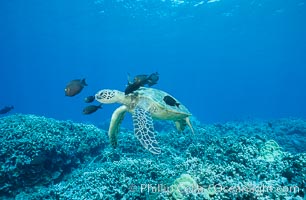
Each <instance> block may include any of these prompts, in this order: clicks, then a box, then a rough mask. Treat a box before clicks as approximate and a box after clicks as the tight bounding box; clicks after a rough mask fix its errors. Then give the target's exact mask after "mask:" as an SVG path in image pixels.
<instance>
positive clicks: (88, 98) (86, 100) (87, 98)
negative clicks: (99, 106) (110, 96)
mask: <svg viewBox="0 0 306 200" xmlns="http://www.w3.org/2000/svg"><path fill="white" fill-rule="evenodd" d="M94 100H95V96H88V97H86V98H85V99H84V101H85V103H91V102H93V101H94Z"/></svg>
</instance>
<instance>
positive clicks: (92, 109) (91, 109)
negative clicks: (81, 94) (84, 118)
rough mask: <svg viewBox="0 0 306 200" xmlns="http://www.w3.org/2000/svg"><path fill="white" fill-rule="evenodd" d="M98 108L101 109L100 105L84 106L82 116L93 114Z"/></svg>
mask: <svg viewBox="0 0 306 200" xmlns="http://www.w3.org/2000/svg"><path fill="white" fill-rule="evenodd" d="M100 108H102V104H100V105H98V106H95V105H90V106H86V107H85V108H84V109H83V114H84V115H88V114H91V113H94V112H96V111H97V110H98V109H100Z"/></svg>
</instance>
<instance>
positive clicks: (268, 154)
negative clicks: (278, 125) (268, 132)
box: [259, 140, 283, 162]
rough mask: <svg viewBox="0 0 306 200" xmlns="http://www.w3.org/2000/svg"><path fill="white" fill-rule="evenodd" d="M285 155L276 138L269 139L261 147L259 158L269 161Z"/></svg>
mask: <svg viewBox="0 0 306 200" xmlns="http://www.w3.org/2000/svg"><path fill="white" fill-rule="evenodd" d="M282 156H283V152H282V151H281V147H280V146H279V145H278V144H277V142H275V141H274V140H269V141H267V142H266V143H265V144H264V145H263V146H262V147H261V149H260V157H259V159H262V160H265V161H267V162H274V161H276V160H280V159H281V158H282Z"/></svg>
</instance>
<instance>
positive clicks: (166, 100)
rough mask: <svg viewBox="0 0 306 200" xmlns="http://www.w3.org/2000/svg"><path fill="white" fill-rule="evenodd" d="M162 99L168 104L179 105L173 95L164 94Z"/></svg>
mask: <svg viewBox="0 0 306 200" xmlns="http://www.w3.org/2000/svg"><path fill="white" fill-rule="evenodd" d="M163 100H164V102H165V103H166V104H168V105H169V106H177V107H179V105H180V104H179V103H178V102H176V100H175V99H174V98H173V97H171V96H168V95H167V96H165V97H164V99H163Z"/></svg>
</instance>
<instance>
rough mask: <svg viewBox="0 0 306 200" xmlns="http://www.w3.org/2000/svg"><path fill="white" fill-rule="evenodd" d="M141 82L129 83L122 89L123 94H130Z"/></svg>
mask: <svg viewBox="0 0 306 200" xmlns="http://www.w3.org/2000/svg"><path fill="white" fill-rule="evenodd" d="M140 86H141V84H139V83H129V84H128V86H127V87H126V88H125V90H124V94H125V95H127V94H130V93H132V92H134V91H135V90H138V89H139V88H140Z"/></svg>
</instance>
